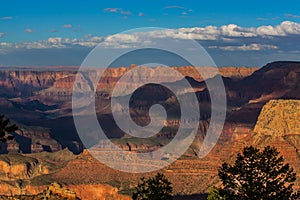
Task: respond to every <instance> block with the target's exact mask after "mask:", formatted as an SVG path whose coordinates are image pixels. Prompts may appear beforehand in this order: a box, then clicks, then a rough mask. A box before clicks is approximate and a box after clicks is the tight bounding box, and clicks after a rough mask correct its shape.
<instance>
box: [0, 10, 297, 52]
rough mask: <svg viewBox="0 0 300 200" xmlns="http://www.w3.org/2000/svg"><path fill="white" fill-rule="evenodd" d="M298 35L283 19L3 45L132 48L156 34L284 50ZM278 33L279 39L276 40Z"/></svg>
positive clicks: (227, 47) (216, 45) (213, 45)
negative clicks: (249, 24)
mask: <svg viewBox="0 0 300 200" xmlns="http://www.w3.org/2000/svg"><path fill="white" fill-rule="evenodd" d="M118 12H119V11H118ZM25 32H28V33H32V32H33V30H32V29H26V30H25ZM3 35H4V33H0V37H3ZM295 36H299V37H300V23H296V22H291V21H284V22H282V23H281V24H279V25H277V26H270V25H269V26H260V27H241V26H238V25H235V24H229V25H223V26H205V27H192V28H179V29H165V30H155V31H151V32H136V33H132V34H117V35H112V36H107V37H100V36H92V35H90V34H87V35H85V36H84V37H83V38H81V39H80V38H73V39H72V38H61V37H50V38H48V39H46V40H40V41H36V42H23V43H2V44H0V49H1V48H11V49H20V48H25V49H42V48H71V47H75V46H76V47H78V46H81V47H94V46H96V45H97V44H99V43H100V42H102V43H101V44H102V45H103V46H104V47H106V48H132V47H138V46H141V45H142V44H150V41H151V39H155V38H158V39H164V38H174V39H195V40H199V41H201V42H205V44H207V46H208V48H210V49H219V50H224V51H260V50H277V49H278V50H279V49H280V50H282V48H281V47H284V48H285V49H290V50H295V48H297V47H295V45H293V44H294V43H293V42H286V41H290V40H291V38H292V37H295ZM275 37H276V40H274V38H275ZM244 44H245V45H244Z"/></svg>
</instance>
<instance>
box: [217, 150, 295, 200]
mask: <svg viewBox="0 0 300 200" xmlns="http://www.w3.org/2000/svg"><path fill="white" fill-rule="evenodd" d="M218 175H219V178H220V179H221V181H222V185H223V187H222V188H219V191H218V193H219V194H221V195H222V196H224V195H226V197H228V198H227V199H234V200H235V199H238V200H253V199H257V200H273V199H286V200H293V199H297V198H299V193H294V192H293V185H294V182H295V180H296V173H294V172H293V169H292V168H291V167H290V166H289V164H284V159H283V157H282V156H279V152H278V151H277V149H276V148H273V147H270V146H267V147H265V148H264V149H263V150H262V151H260V150H259V149H258V148H254V147H252V146H250V147H245V148H244V149H243V152H242V154H241V153H239V154H238V155H237V158H236V161H235V163H234V165H230V164H228V163H223V164H222V167H220V169H219V173H218Z"/></svg>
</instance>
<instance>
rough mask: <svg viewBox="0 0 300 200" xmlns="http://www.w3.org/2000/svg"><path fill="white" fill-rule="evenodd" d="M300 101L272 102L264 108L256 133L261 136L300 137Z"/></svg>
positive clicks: (256, 126)
mask: <svg viewBox="0 0 300 200" xmlns="http://www.w3.org/2000/svg"><path fill="white" fill-rule="evenodd" d="M299 119H300V100H270V101H269V102H268V103H266V105H265V106H264V107H263V109H262V111H261V113H260V115H259V117H258V121H257V123H256V125H255V128H254V132H255V133H258V134H260V135H270V136H272V137H275V136H281V137H282V136H285V135H294V134H296V135H300V122H299Z"/></svg>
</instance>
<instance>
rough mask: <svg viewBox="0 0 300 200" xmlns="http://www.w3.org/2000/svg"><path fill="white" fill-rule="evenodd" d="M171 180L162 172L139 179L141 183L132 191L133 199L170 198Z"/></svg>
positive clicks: (157, 199)
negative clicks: (151, 176)
mask: <svg viewBox="0 0 300 200" xmlns="http://www.w3.org/2000/svg"><path fill="white" fill-rule="evenodd" d="M172 191H173V188H172V186H171V182H169V181H168V179H166V177H165V176H164V175H163V174H160V173H158V174H157V175H156V176H155V177H153V178H149V179H145V178H142V179H141V183H139V184H138V186H137V187H136V188H135V191H134V192H133V195H132V199H133V200H172V199H173V197H172Z"/></svg>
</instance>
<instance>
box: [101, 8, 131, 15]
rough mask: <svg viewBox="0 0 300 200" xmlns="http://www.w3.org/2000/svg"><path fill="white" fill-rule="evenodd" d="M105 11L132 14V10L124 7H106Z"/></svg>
mask: <svg viewBox="0 0 300 200" xmlns="http://www.w3.org/2000/svg"><path fill="white" fill-rule="evenodd" d="M104 11H105V12H110V13H119V14H121V15H132V12H131V11H129V10H126V11H125V10H123V9H122V8H105V9H104Z"/></svg>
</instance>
